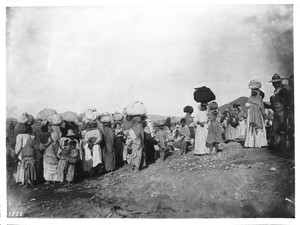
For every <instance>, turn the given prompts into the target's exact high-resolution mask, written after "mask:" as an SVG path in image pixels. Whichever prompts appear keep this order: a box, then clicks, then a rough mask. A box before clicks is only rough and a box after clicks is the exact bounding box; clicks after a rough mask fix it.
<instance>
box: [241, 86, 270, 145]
mask: <svg viewBox="0 0 300 225" xmlns="http://www.w3.org/2000/svg"><path fill="white" fill-rule="evenodd" d="M246 104H247V103H246ZM247 105H248V106H249V109H248V110H249V111H248V117H247V126H246V140H245V144H244V146H245V147H249V148H251V147H258V148H261V147H263V146H267V135H266V128H265V124H264V111H265V109H264V103H263V100H262V98H261V96H260V94H259V89H256V88H255V89H252V90H251V96H250V97H249V98H248V104H247Z"/></svg>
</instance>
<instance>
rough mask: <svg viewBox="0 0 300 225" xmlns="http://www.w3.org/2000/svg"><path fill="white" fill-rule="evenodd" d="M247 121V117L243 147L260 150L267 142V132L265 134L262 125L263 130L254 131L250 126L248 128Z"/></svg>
mask: <svg viewBox="0 0 300 225" xmlns="http://www.w3.org/2000/svg"><path fill="white" fill-rule="evenodd" d="M261 117H262V119H263V116H262V115H261ZM249 121H250V119H249V115H248V119H247V129H246V140H245V144H244V146H245V147H249V148H253V147H256V148H260V147H263V146H267V145H268V141H267V132H266V127H265V124H263V128H261V129H255V128H253V127H252V126H250V123H249Z"/></svg>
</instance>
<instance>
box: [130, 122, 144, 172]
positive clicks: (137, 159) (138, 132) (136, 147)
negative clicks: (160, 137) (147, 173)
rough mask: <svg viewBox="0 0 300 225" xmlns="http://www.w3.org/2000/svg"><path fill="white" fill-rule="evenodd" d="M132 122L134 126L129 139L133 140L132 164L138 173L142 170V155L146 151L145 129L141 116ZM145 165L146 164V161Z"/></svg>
mask: <svg viewBox="0 0 300 225" xmlns="http://www.w3.org/2000/svg"><path fill="white" fill-rule="evenodd" d="M132 121H133V125H132V127H131V129H130V130H129V138H130V140H132V145H131V146H132V154H131V163H132V165H133V170H135V171H136V172H137V171H139V170H140V167H141V162H142V153H143V149H144V128H143V124H142V119H141V116H134V117H133V118H132ZM144 164H146V162H145V161H144Z"/></svg>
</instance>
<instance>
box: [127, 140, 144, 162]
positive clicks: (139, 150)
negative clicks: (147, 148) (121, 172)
mask: <svg viewBox="0 0 300 225" xmlns="http://www.w3.org/2000/svg"><path fill="white" fill-rule="evenodd" d="M142 154H143V147H142V142H141V140H140V139H139V138H137V139H135V140H133V144H132V154H131V156H130V161H131V163H132V164H133V165H135V166H136V167H137V168H140V166H141V161H142Z"/></svg>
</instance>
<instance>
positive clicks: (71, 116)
mask: <svg viewBox="0 0 300 225" xmlns="http://www.w3.org/2000/svg"><path fill="white" fill-rule="evenodd" d="M62 117H63V120H64V121H66V122H74V123H78V122H79V120H78V116H77V114H76V113H74V112H71V111H68V112H65V113H63V114H62Z"/></svg>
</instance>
